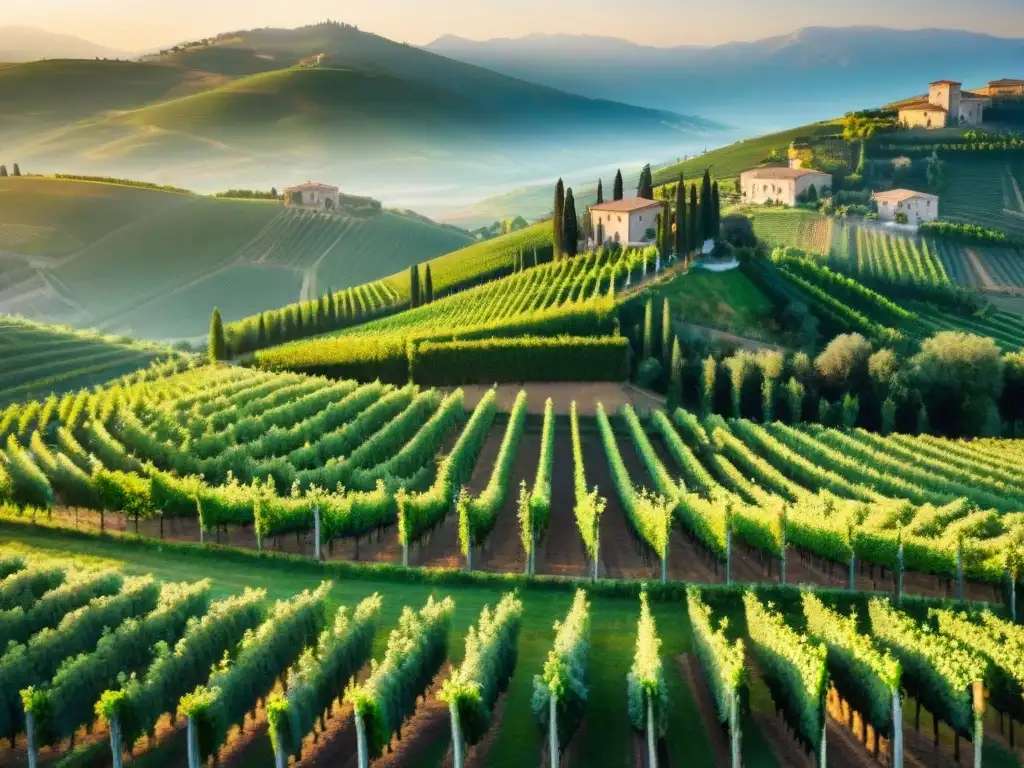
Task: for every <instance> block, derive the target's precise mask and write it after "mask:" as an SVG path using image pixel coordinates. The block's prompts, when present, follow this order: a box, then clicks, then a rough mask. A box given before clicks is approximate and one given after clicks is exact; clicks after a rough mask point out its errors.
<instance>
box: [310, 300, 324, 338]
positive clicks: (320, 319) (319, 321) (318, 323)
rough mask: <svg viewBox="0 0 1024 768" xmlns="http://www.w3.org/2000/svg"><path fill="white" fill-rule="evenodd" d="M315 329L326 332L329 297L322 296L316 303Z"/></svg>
mask: <svg viewBox="0 0 1024 768" xmlns="http://www.w3.org/2000/svg"><path fill="white" fill-rule="evenodd" d="M313 327H314V328H316V329H317V330H318V331H323V330H326V328H327V297H326V296H321V297H320V300H319V301H318V302H317V303H316V316H315V317H314V320H313Z"/></svg>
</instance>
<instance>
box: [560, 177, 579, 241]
mask: <svg viewBox="0 0 1024 768" xmlns="http://www.w3.org/2000/svg"><path fill="white" fill-rule="evenodd" d="M578 230H579V220H578V219H577V218H576V200H575V199H573V196H572V187H569V188H568V189H567V190H566V191H565V207H564V209H563V210H562V253H563V254H564V255H565V256H570V257H571V256H575V255H576V253H577V252H578V251H579V245H578V242H579V239H580V238H579V231H578Z"/></svg>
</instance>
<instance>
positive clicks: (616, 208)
mask: <svg viewBox="0 0 1024 768" xmlns="http://www.w3.org/2000/svg"><path fill="white" fill-rule="evenodd" d="M664 205H665V204H664V203H663V202H661V201H660V200H646V199H644V198H642V197H627V198H625V199H623V200H606V201H605V202H603V203H600V204H598V205H592V206H590V210H592V211H611V212H613V213H632V212H633V211H643V210H646V209H647V208H662V207H664Z"/></svg>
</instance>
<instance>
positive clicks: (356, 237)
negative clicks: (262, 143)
mask: <svg viewBox="0 0 1024 768" xmlns="http://www.w3.org/2000/svg"><path fill="white" fill-rule="evenodd" d="M468 242H470V238H469V236H468V235H463V234H461V233H459V232H457V231H455V230H452V229H448V228H444V227H440V226H438V225H435V224H433V223H431V222H428V221H426V220H423V219H420V218H417V217H414V216H409V215H402V214H398V213H394V212H390V211H383V212H380V213H378V214H376V215H372V214H367V215H365V216H363V215H360V216H345V215H337V216H330V215H327V214H316V213H310V212H301V211H297V210H291V209H284V208H282V207H281V206H280V205H278V204H276V203H273V202H266V201H249V200H244V201H243V200H223V199H213V198H208V197H201V196H197V195H188V194H180V193H172V192H164V191H157V190H152V189H144V188H137V187H128V186H119V185H116V184H103V183H93V182H85V181H69V180H56V179H47V178H27V177H23V178H19V179H14V178H7V179H0V270H2V273H3V274H4V275H5V277H9V278H10V279H9V282H8V281H5V283H4V286H3V287H2V288H0V308H2V309H4V310H5V311H9V312H17V313H20V314H25V315H27V316H30V317H47V318H56V319H60V320H63V321H67V322H70V323H74V324H77V325H86V326H95V327H99V328H102V329H104V330H110V331H114V332H119V333H121V332H131V333H133V334H134V335H138V336H145V337H150V338H164V339H175V338H183V337H184V338H190V337H199V336H201V335H202V334H203V333H204V332H205V328H206V326H207V324H208V321H209V314H210V311H211V310H212V309H213V307H215V306H217V307H219V308H220V310H221V313H222V315H223V316H224V317H225V319H227V320H228V321H230V320H233V319H237V318H241V317H245V316H247V315H251V314H253V313H254V312H256V311H262V310H265V309H271V308H276V307H279V306H281V305H284V304H288V303H290V302H292V301H295V300H297V299H299V298H307V297H310V296H314V295H317V294H318V293H319V292H323V291H326V289H327V288H328V287H334V288H337V289H340V288H346V287H349V286H355V285H358V284H361V283H364V282H369V281H372V280H375V279H377V278H380V277H386V276H388V275H390V274H392V273H395V272H399V271H401V270H402V269H404V268H406V267H407V266H408V265H409V264H411V263H415V262H418V261H423V260H425V259H428V258H430V257H433V256H436V255H438V254H442V253H447V252H449V251H452V250H455V249H457V248H459V247H460V246H462V245H465V244H466V243H468Z"/></svg>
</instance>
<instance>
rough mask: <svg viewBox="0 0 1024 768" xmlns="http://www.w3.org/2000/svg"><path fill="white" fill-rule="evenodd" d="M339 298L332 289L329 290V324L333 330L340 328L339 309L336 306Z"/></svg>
mask: <svg viewBox="0 0 1024 768" xmlns="http://www.w3.org/2000/svg"><path fill="white" fill-rule="evenodd" d="M337 298H338V297H337V296H335V295H334V291H332V290H331V289H330V288H328V289H327V322H328V323H329V324H330V326H331V328H337V327H338V307H337V306H336V305H335V301H337Z"/></svg>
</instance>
